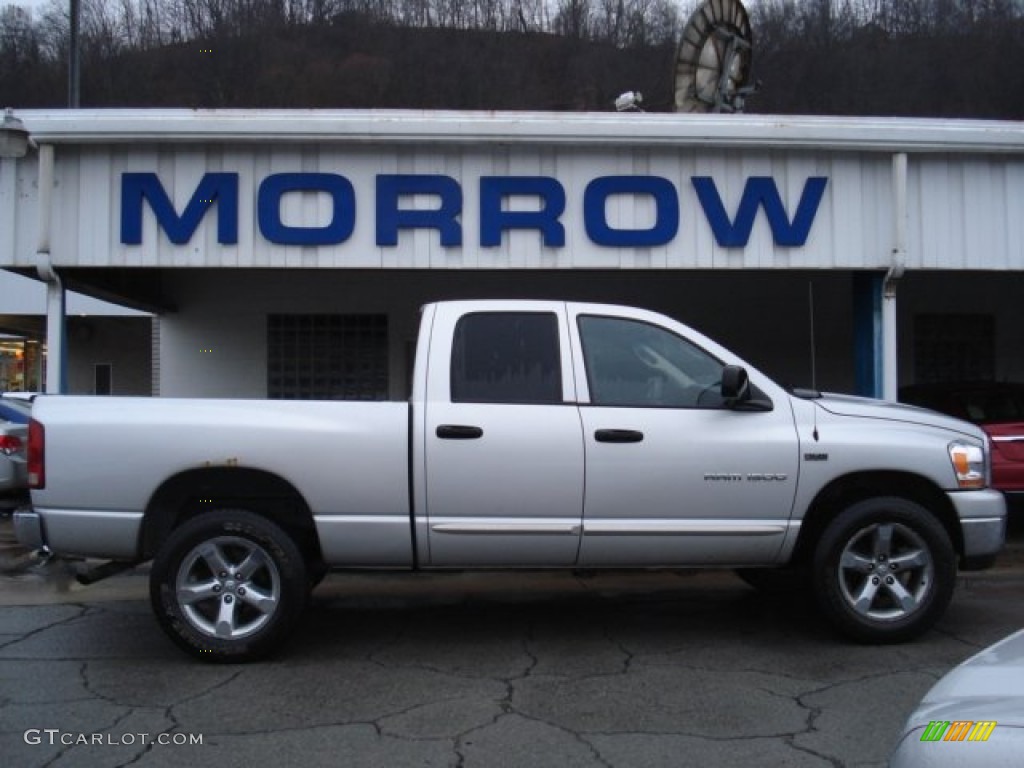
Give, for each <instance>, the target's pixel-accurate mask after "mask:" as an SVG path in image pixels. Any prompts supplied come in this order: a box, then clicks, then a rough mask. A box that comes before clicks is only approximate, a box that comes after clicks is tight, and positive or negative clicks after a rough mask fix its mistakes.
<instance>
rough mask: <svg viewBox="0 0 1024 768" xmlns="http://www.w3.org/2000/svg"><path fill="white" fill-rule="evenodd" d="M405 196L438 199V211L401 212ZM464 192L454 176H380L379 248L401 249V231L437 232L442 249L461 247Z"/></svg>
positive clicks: (378, 188)
mask: <svg viewBox="0 0 1024 768" xmlns="http://www.w3.org/2000/svg"><path fill="white" fill-rule="evenodd" d="M403 195H437V196H438V197H439V198H440V199H441V206H440V207H439V208H436V209H433V210H429V211H417V210H411V211H410V210H400V209H399V207H398V199H399V198H400V197H402V196H403ZM461 213H462V189H461V188H460V187H459V184H458V182H457V181H455V179H453V178H452V177H451V176H434V175H431V176H413V175H398V176H378V177H377V245H398V230H400V229H420V228H424V229H436V230H437V231H438V232H440V233H441V245H445V246H452V245H462V225H461V224H459V222H458V220H457V217H458V216H459V214H461Z"/></svg>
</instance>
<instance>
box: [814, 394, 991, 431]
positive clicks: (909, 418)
mask: <svg viewBox="0 0 1024 768" xmlns="http://www.w3.org/2000/svg"><path fill="white" fill-rule="evenodd" d="M814 402H815V403H816V404H817V405H818V406H819V407H821V408H823V409H825V410H826V411H828V412H829V413H834V414H836V415H839V416H854V417H858V418H865V419H885V420H888V421H904V422H908V423H910V424H921V425H923V426H926V427H937V428H938V429H948V430H951V431H953V432H959V433H961V434H963V435H967V436H969V437H973V438H974V439H976V440H982V441H983V440H984V439H985V433H984V432H983V431H982V430H981V429H980V428H979V427H976V426H975V425H973V424H971V423H970V422H967V421H962V420H960V419H956V418H953V417H952V416H946V415H944V414H941V413H939V412H938V411H930V410H928V409H927V408H918V407H917V406H914V405H905V404H904V403H894V402H890V401H888V400H874V399H872V398H869V397H855V396H854V395H839V394H835V393H832V392H826V393H824V394H822V395H821V397H819V398H817V399H815V401H814Z"/></svg>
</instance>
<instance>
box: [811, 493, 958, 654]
mask: <svg viewBox="0 0 1024 768" xmlns="http://www.w3.org/2000/svg"><path fill="white" fill-rule="evenodd" d="M955 583H956V553H955V552H954V550H953V545H952V543H951V542H950V539H949V535H948V534H947V533H946V529H945V528H943V526H942V524H941V523H940V522H939V521H938V520H937V519H936V518H935V516H934V515H932V514H930V513H929V512H928V510H926V509H925V508H924V507H922V506H920V505H919V504H916V503H914V502H912V501H909V500H907V499H901V498H896V497H879V498H874V499H867V500H864V501H861V502H858V503H856V504H853V505H851V506H850V507H848V508H847V509H846V510H844V511H843V512H842V513H841V514H840V515H839V516H838V517H837V518H836V519H835V520H834V521H833V522H832V523H831V524H830V525H829V526H828V527H827V528H826V529H825V531H824V533H823V534H822V536H821V539H820V540H819V542H818V546H817V548H816V550H815V556H814V590H815V597H816V599H817V601H818V604H819V606H820V607H821V609H822V611H823V612H824V614H825V616H826V617H827V618H828V619H829V620H830V621H831V622H832V623H833V624H834V625H835V626H836V627H837V628H838V629H839V630H840V631H841V632H843V633H844V634H845V635H847V636H848V637H850V638H852V639H854V640H858V641H861V642H869V643H896V642H903V641H905V640H910V639H912V638H914V637H916V636H918V635H920V634H921V633H922V632H924V631H925V630H927V629H928V628H930V627H931V626H932V625H933V624H935V622H936V621H938V619H939V617H941V616H942V614H943V612H944V611H945V610H946V607H947V606H948V605H949V601H950V600H951V599H952V596H953V588H954V585H955Z"/></svg>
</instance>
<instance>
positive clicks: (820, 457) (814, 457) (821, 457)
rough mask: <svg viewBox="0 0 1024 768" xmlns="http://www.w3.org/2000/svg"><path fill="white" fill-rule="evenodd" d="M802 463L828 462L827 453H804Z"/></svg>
mask: <svg viewBox="0 0 1024 768" xmlns="http://www.w3.org/2000/svg"><path fill="white" fill-rule="evenodd" d="M804 461H828V454H827V453H805V454H804Z"/></svg>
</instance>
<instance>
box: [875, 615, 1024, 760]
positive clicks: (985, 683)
mask: <svg viewBox="0 0 1024 768" xmlns="http://www.w3.org/2000/svg"><path fill="white" fill-rule="evenodd" d="M1022 755H1024V629H1022V630H1020V631H1019V632H1015V633H1014V634H1012V635H1010V636H1009V637H1007V638H1004V639H1003V640H1001V641H999V642H998V643H996V644H995V645H992V646H989V647H988V648H986V649H985V650H983V651H981V652H980V653H977V654H975V655H974V656H972V657H971V658H969V659H967V661H965V662H963V663H962V664H960V665H959V666H957V667H954V668H953V670H952V671H950V672H949V673H947V674H946V675H945V677H943V678H942V679H941V680H939V682H937V683H936V684H935V685H934V686H933V687H932V689H931V690H930V691H928V693H927V694H925V697H924V698H923V699H922V700H921V703H920V704H919V705H918V707H917V709H916V710H914V713H913V714H912V715H911V716H910V718H909V719H908V720H907V724H906V725H905V726H904V728H903V737H902V738H901V739H900V741H899V743H898V744H897V746H896V750H895V751H894V752H893V755H892V759H891V761H890V763H889V766H890V768H917V767H918V766H921V767H922V768H924V766H928V768H945V767H946V766H971V767H972V768H994V767H995V766H1007V768H1009V766H1020V765H1022V764H1024V762H1022V760H1024V758H1022Z"/></svg>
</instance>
